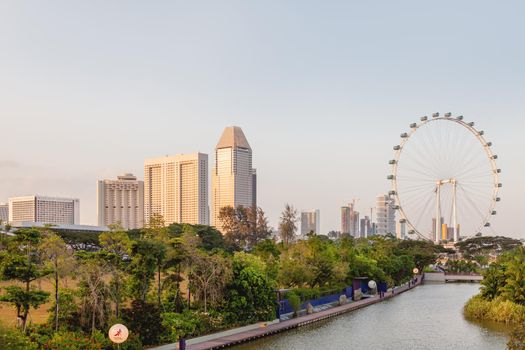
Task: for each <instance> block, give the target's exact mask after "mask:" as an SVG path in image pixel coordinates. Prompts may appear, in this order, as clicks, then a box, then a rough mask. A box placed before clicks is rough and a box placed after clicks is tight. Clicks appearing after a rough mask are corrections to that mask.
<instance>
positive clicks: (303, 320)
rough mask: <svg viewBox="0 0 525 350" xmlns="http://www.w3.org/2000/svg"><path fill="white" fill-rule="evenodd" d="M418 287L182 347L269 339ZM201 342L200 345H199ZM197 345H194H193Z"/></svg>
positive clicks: (202, 349)
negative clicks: (267, 337)
mask: <svg viewBox="0 0 525 350" xmlns="http://www.w3.org/2000/svg"><path fill="white" fill-rule="evenodd" d="M420 283H421V276H418V281H417V283H416V284H414V285H411V286H410V287H409V286H408V284H405V285H403V286H401V287H396V289H395V294H392V292H388V293H385V296H384V297H383V298H379V296H373V297H370V298H367V299H363V300H359V301H353V302H350V303H348V304H345V305H341V306H336V307H333V308H331V309H327V310H324V311H320V312H316V313H314V314H311V315H306V316H302V317H297V318H293V319H290V320H287V321H283V322H276V323H269V324H267V325H266V326H264V323H260V324H256V325H251V326H247V327H243V328H241V329H233V330H230V331H226V332H221V333H216V334H211V335H208V336H204V337H200V338H195V339H190V340H189V341H188V342H187V344H186V349H187V350H207V349H221V348H226V347H229V346H232V345H236V344H241V343H245V342H248V341H251V340H255V339H258V338H262V337H266V336H269V335H273V334H277V333H280V332H284V331H287V330H289V329H294V328H298V327H301V326H305V325H308V324H311V323H314V322H318V321H322V320H326V319H328V318H331V317H335V316H339V315H342V314H344V313H347V312H350V311H353V310H357V309H360V308H363V307H365V306H368V305H372V304H376V303H379V302H381V301H383V300H387V299H389V298H392V297H395V296H397V295H399V294H401V293H403V292H406V291H407V290H409V289H412V288H415V287H416V286H418V285H419V284H420ZM200 340H202V341H200ZM195 341H197V342H195ZM176 349H178V344H176V343H175V344H168V345H163V346H160V347H156V348H153V349H152V350H176Z"/></svg>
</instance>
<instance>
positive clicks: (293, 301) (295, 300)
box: [286, 292, 301, 317]
mask: <svg viewBox="0 0 525 350" xmlns="http://www.w3.org/2000/svg"><path fill="white" fill-rule="evenodd" d="M286 297H287V298H288V302H289V303H290V306H291V307H292V309H293V316H294V317H297V312H299V310H300V309H301V299H300V298H299V296H298V295H297V294H295V293H294V292H290V293H287V294H286Z"/></svg>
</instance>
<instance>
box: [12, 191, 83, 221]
mask: <svg viewBox="0 0 525 350" xmlns="http://www.w3.org/2000/svg"><path fill="white" fill-rule="evenodd" d="M79 208H80V202H79V200H78V199H71V198H58V197H44V196H27V197H13V198H9V222H42V223H46V224H55V225H59V224H69V225H78V224H79V221H80V219H79V218H80V210H79Z"/></svg>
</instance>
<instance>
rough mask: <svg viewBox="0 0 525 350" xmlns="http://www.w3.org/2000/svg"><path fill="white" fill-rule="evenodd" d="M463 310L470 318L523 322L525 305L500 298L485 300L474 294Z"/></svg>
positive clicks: (524, 320)
mask: <svg viewBox="0 0 525 350" xmlns="http://www.w3.org/2000/svg"><path fill="white" fill-rule="evenodd" d="M463 311H464V314H465V316H466V317H467V318H470V319H477V320H491V321H496V322H505V323H515V324H518V323H522V322H525V306H523V305H519V304H516V303H513V302H511V301H508V300H503V299H501V298H496V299H494V300H485V299H483V298H482V297H481V296H479V295H477V296H474V297H472V298H471V299H470V300H469V301H468V302H467V304H465V307H464V310H463Z"/></svg>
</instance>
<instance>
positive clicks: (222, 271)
mask: <svg viewBox="0 0 525 350" xmlns="http://www.w3.org/2000/svg"><path fill="white" fill-rule="evenodd" d="M191 277H192V280H193V286H194V287H195V290H196V295H197V296H198V297H199V298H200V299H201V300H202V301H203V302H204V312H205V313H207V312H208V302H212V303H217V302H218V301H219V300H221V299H222V296H223V292H224V288H225V286H226V284H227V283H229V281H230V279H231V266H230V263H229V261H228V260H227V259H225V258H223V257H222V256H220V255H218V254H215V255H208V254H206V253H202V252H197V253H196V254H195V255H194V256H193V270H192V272H191Z"/></svg>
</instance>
